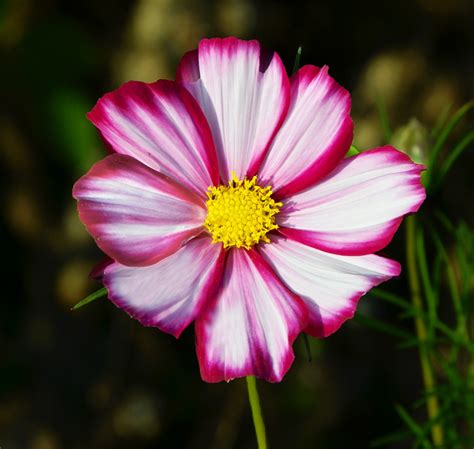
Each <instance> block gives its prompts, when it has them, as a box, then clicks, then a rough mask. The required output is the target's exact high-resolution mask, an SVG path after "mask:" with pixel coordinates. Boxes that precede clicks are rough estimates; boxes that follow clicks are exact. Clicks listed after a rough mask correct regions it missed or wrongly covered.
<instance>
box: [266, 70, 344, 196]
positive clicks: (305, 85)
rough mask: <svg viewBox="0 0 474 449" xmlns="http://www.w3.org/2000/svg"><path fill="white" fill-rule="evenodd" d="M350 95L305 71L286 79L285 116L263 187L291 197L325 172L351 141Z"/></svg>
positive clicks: (323, 73)
mask: <svg viewBox="0 0 474 449" xmlns="http://www.w3.org/2000/svg"><path fill="white" fill-rule="evenodd" d="M350 107H351V99H350V95H349V93H348V92H347V91H346V90H345V89H343V88H342V87H341V86H339V84H337V83H336V82H335V81H334V79H333V78H332V77H330V76H329V74H328V68H327V67H326V66H325V67H323V68H322V69H319V68H317V67H314V66H309V65H308V66H304V67H302V68H301V69H300V70H298V72H296V73H295V74H294V75H293V77H292V78H291V102H290V109H289V111H288V115H287V117H286V119H285V121H284V123H283V125H282V126H281V128H280V130H279V131H278V133H277V135H276V136H275V139H274V140H273V142H272V144H271V147H270V149H269V150H268V152H267V156H266V158H265V160H264V162H263V163H262V167H261V168H260V171H259V179H260V182H261V183H262V185H272V187H273V190H274V192H277V193H278V195H280V197H283V196H286V195H290V194H294V193H296V192H298V191H300V190H302V189H304V188H306V187H308V186H310V185H312V184H314V183H315V182H316V181H317V180H318V179H320V178H322V177H323V176H325V175H326V174H327V173H329V172H330V171H331V170H332V169H333V168H334V167H335V166H336V164H337V163H338V162H339V161H340V160H341V159H342V158H343V157H344V155H345V154H346V153H347V150H348V149H349V146H350V144H351V141H352V131H353V125H352V120H351V117H350V115H349V113H350Z"/></svg>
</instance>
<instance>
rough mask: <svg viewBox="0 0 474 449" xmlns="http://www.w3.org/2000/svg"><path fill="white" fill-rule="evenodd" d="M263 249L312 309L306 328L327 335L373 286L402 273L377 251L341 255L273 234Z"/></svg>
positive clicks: (286, 282) (350, 316)
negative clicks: (375, 252)
mask: <svg viewBox="0 0 474 449" xmlns="http://www.w3.org/2000/svg"><path fill="white" fill-rule="evenodd" d="M260 252H261V253H262V254H263V257H264V258H265V260H266V261H267V262H268V263H269V264H270V265H271V266H272V268H273V269H274V270H275V272H276V273H277V274H278V276H279V277H280V278H281V279H282V280H283V282H284V283H285V284H286V285H287V286H288V288H289V289H290V290H292V291H293V292H294V293H296V294H297V295H299V296H300V297H301V299H302V300H303V301H304V302H305V304H306V306H307V307H308V311H309V324H308V327H307V328H306V329H305V332H308V333H309V334H311V335H313V336H314V337H327V336H328V335H329V334H332V333H333V332H335V331H336V330H337V329H339V327H341V325H342V324H343V323H344V322H345V321H346V320H347V319H349V318H352V317H353V316H354V313H355V310H356V307H357V303H358V301H359V299H360V297H361V296H362V295H364V294H365V293H367V292H368V291H369V290H370V289H371V288H372V287H375V286H376V285H378V284H380V283H381V282H384V281H386V280H388V279H390V278H391V277H393V276H398V275H399V274H400V264H399V263H398V262H396V261H394V260H390V259H385V258H383V257H380V256H376V255H374V254H369V255H366V256H340V255H336V254H330V253H326V252H323V251H319V250H317V249H315V248H311V247H309V246H307V245H304V244H302V243H298V242H295V241H292V240H290V239H285V238H283V237H276V236H274V237H272V243H271V244H267V245H261V246H260Z"/></svg>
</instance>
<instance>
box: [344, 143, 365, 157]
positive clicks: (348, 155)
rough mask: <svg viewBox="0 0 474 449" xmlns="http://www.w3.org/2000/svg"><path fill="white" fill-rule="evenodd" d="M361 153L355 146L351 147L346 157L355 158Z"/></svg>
mask: <svg viewBox="0 0 474 449" xmlns="http://www.w3.org/2000/svg"><path fill="white" fill-rule="evenodd" d="M359 153H362V151H360V150H359V149H358V148H357V147H356V146H355V145H351V147H350V148H349V151H348V152H347V153H346V157H351V156H355V155H356V154H359Z"/></svg>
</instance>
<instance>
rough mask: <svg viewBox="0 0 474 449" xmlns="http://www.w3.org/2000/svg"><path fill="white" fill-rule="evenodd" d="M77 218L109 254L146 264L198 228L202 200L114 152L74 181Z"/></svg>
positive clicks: (203, 212)
mask: <svg viewBox="0 0 474 449" xmlns="http://www.w3.org/2000/svg"><path fill="white" fill-rule="evenodd" d="M73 196H74V198H76V199H77V200H78V211H79V216H80V218H81V221H82V222H83V223H84V224H85V225H86V228H87V230H88V231H89V232H90V233H91V234H92V236H93V237H94V238H95V240H96V242H97V245H98V246H99V247H100V248H101V249H102V251H104V252H105V253H106V254H107V255H108V256H109V257H111V258H113V259H115V260H116V261H117V262H119V263H121V264H123V265H128V266H146V265H151V264H153V263H156V262H157V261H158V260H160V259H162V258H164V257H166V256H169V255H170V254H172V253H174V252H175V251H176V250H177V249H178V248H180V247H181V245H182V244H183V243H185V242H186V241H187V240H189V239H190V238H191V237H193V236H195V235H197V234H199V233H200V232H202V223H203V221H204V218H205V215H206V210H205V204H204V201H203V200H202V199H201V198H199V197H198V196H197V195H195V194H194V193H192V192H191V191H189V190H187V189H185V188H184V187H182V186H180V185H179V184H177V183H176V182H175V181H173V180H172V179H170V178H168V177H166V176H165V175H162V174H161V173H158V172H156V171H154V170H153V169H151V168H149V167H147V166H146V165H144V164H142V163H141V162H138V161H137V160H135V159H134V158H132V157H130V156H126V155H120V154H113V155H110V156H107V157H106V158H105V159H103V160H101V161H100V162H98V163H96V164H95V165H94V166H93V167H92V168H91V170H90V171H89V172H88V173H87V174H86V175H84V176H83V177H82V178H81V179H79V181H77V182H76V184H75V185H74V189H73Z"/></svg>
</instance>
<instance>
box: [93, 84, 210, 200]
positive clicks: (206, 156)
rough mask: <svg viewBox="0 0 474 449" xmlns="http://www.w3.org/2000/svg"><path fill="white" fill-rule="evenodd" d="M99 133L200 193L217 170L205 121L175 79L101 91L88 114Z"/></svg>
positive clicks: (119, 150) (123, 151)
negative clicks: (111, 90) (103, 94)
mask: <svg viewBox="0 0 474 449" xmlns="http://www.w3.org/2000/svg"><path fill="white" fill-rule="evenodd" d="M88 118H89V120H90V121H91V122H92V123H93V124H94V125H95V126H97V128H98V129H99V131H100V133H101V135H102V137H103V138H104V139H105V140H106V141H107V142H108V144H109V145H110V146H111V147H112V148H113V149H114V150H115V151H116V152H117V153H120V154H127V155H130V156H133V157H134V158H135V159H138V160H139V161H140V162H142V163H144V164H145V165H148V166H149V167H151V168H153V169H155V170H158V171H160V172H161V173H163V174H165V175H167V176H170V177H171V178H174V179H175V180H177V181H179V183H180V184H182V185H184V186H186V187H188V188H189V189H191V190H193V191H194V192H196V193H197V194H199V195H202V196H203V197H204V196H205V192H206V190H207V188H208V187H209V186H210V185H213V184H215V185H217V184H218V182H219V173H218V169H217V159H216V154H215V149H214V142H213V139H212V135H211V132H210V130H209V126H208V124H207V122H206V119H205V117H204V115H203V113H202V111H201V109H200V108H199V106H198V104H197V103H196V101H195V100H194V99H193V98H192V96H191V95H190V94H189V92H187V91H186V89H184V88H183V87H182V86H180V85H179V84H178V83H175V82H173V81H165V80H160V81H156V82H154V83H151V84H147V83H141V82H137V81H130V82H128V83H125V84H124V85H122V86H121V87H119V88H118V89H117V90H115V91H113V92H110V93H108V94H107V95H105V96H104V97H102V98H101V99H100V100H99V101H98V102H97V104H96V106H95V107H94V108H93V109H92V111H91V112H89V114H88Z"/></svg>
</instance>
